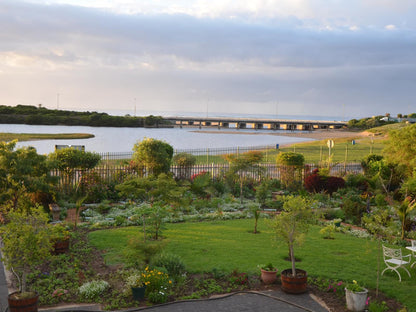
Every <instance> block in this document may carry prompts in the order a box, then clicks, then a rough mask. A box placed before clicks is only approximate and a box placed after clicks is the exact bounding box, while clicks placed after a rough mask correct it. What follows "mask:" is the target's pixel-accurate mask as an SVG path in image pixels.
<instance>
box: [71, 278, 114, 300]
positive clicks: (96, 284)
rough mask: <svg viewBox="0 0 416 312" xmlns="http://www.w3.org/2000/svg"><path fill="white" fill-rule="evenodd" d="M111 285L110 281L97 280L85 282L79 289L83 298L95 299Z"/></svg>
mask: <svg viewBox="0 0 416 312" xmlns="http://www.w3.org/2000/svg"><path fill="white" fill-rule="evenodd" d="M109 287H110V285H109V284H108V282H106V281H103V280H97V281H91V282H88V283H85V284H83V285H82V286H81V287H80V288H79V289H78V291H79V294H80V295H81V297H82V298H84V299H87V300H94V299H96V298H98V297H99V296H101V295H102V294H103V293H104V291H106V290H107V289H108V288H109Z"/></svg>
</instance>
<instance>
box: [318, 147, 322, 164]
mask: <svg viewBox="0 0 416 312" xmlns="http://www.w3.org/2000/svg"><path fill="white" fill-rule="evenodd" d="M319 162H322V145H321V152H320V155H319Z"/></svg>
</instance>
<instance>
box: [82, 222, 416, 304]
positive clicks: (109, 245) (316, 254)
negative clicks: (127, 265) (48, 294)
mask: <svg viewBox="0 0 416 312" xmlns="http://www.w3.org/2000/svg"><path fill="white" fill-rule="evenodd" d="M253 228H254V220H253V219H244V220H229V221H212V222H198V223H191V222H189V223H176V224H167V225H166V230H165V231H164V236H165V237H166V238H165V241H166V246H165V249H164V250H165V251H167V252H172V253H174V254H177V255H179V256H180V257H181V258H182V259H183V261H184V262H185V264H186V267H187V270H188V271H189V272H192V273H199V272H209V271H212V270H213V269H214V268H216V269H218V270H223V271H226V272H231V271H232V270H234V269H238V270H239V271H244V272H249V273H253V272H254V273H255V272H258V268H257V265H259V264H266V263H269V262H272V263H273V264H275V265H276V266H277V268H278V269H279V271H281V270H284V269H287V268H289V267H290V263H289V262H287V261H286V260H285V257H287V254H288V249H287V245H286V244H284V242H282V241H276V240H274V239H273V238H274V235H273V233H272V231H271V229H269V228H268V226H267V224H266V221H265V220H264V219H260V220H259V230H260V231H261V233H260V234H256V235H255V234H252V231H253ZM319 229H320V227H318V226H313V227H312V228H311V229H310V231H309V233H308V235H307V237H306V241H305V243H304V244H303V245H302V246H301V247H298V248H297V249H296V250H295V254H296V257H297V258H300V260H301V261H300V262H297V267H298V268H302V269H305V270H306V271H308V274H309V275H310V276H320V277H324V278H328V279H332V280H338V281H347V282H351V281H352V280H357V281H358V282H360V283H362V284H363V285H365V286H366V287H368V288H371V289H375V288H376V278H377V255H378V254H379V253H380V252H381V251H379V250H378V243H377V242H376V241H373V240H368V239H360V238H357V237H354V236H351V235H347V234H341V233H335V239H333V240H328V239H323V238H322V236H321V235H320V234H319ZM250 231H251V232H250ZM140 235H142V229H141V228H140V227H127V228H117V229H110V230H108V229H107V230H100V231H94V232H91V233H90V234H89V238H90V242H91V243H92V244H93V245H94V246H96V247H98V248H99V249H100V250H102V251H103V252H104V256H105V260H106V262H107V263H108V264H123V261H124V255H125V252H126V251H128V249H129V244H128V241H129V239H131V238H133V237H138V236H140ZM323 250H324V251H325V252H322V251H323ZM403 250H405V249H403ZM384 267H385V266H384V263H381V269H382V270H383V269H384ZM410 272H411V274H412V277H411V278H409V276H407V274H406V273H405V272H401V273H402V274H401V275H402V282H401V283H400V282H399V280H398V277H397V275H396V273H394V272H386V273H385V274H384V275H383V276H382V277H381V279H380V290H381V291H382V292H383V293H385V294H386V295H387V296H388V297H391V298H395V299H397V300H398V301H400V302H402V303H403V304H405V305H406V306H407V307H408V308H409V310H408V311H416V296H414V293H415V292H416V283H415V282H414V276H416V267H415V268H412V269H410Z"/></svg>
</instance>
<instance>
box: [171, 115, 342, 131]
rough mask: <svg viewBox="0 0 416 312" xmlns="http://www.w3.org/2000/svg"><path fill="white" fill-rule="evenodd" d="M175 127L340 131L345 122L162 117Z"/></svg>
mask: <svg viewBox="0 0 416 312" xmlns="http://www.w3.org/2000/svg"><path fill="white" fill-rule="evenodd" d="M164 119H167V120H170V121H171V122H173V123H174V124H175V125H176V126H179V127H184V126H193V127H195V126H196V127H199V128H202V127H218V128H234V129H270V130H309V131H310V130H316V129H341V128H343V127H344V126H346V125H347V122H345V121H328V120H296V119H266V118H235V117H192V116H187V117H182V116H172V117H164Z"/></svg>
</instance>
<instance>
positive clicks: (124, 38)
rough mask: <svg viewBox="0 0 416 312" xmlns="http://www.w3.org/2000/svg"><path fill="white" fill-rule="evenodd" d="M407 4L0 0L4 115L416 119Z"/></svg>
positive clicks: (411, 2)
mask: <svg viewBox="0 0 416 312" xmlns="http://www.w3.org/2000/svg"><path fill="white" fill-rule="evenodd" d="M415 99H416V1H415V0H193V1H192V0H119V1H116V0H26V1H23V0H0V105H11V106H15V105H18V104H23V105H42V106H43V107H47V108H59V109H68V110H88V111H107V112H110V111H113V112H120V113H115V114H123V115H124V113H126V114H127V113H128V114H131V115H133V114H136V113H137V114H138V115H140V114H141V113H143V114H146V113H149V112H150V113H155V114H157V113H159V114H161V115H180V112H188V113H189V112H190V113H195V114H203V115H209V116H217V115H221V114H234V115H243V114H250V115H259V116H260V115H273V116H283V115H294V116H328V117H331V118H335V117H338V118H340V119H345V120H347V119H350V118H360V117H366V116H374V115H384V114H386V113H390V114H391V115H392V116H395V115H397V114H398V113H402V114H408V113H413V112H416V105H415Z"/></svg>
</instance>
